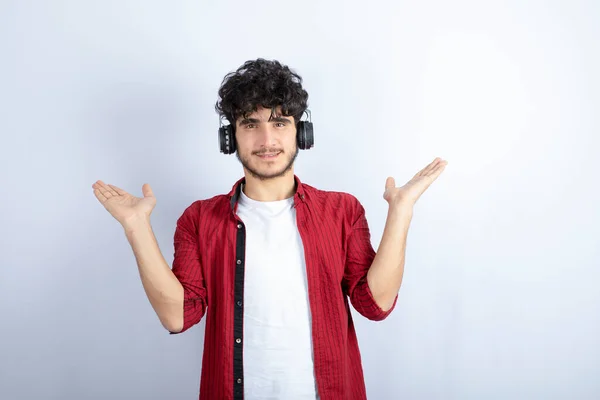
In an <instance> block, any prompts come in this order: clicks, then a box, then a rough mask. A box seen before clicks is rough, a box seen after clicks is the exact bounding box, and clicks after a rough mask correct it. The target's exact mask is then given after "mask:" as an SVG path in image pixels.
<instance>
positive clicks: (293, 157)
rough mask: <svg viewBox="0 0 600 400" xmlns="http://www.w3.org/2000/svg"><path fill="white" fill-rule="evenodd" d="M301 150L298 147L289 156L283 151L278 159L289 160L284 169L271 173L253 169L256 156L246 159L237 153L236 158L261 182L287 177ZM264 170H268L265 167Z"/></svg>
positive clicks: (285, 161)
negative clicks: (253, 160)
mask: <svg viewBox="0 0 600 400" xmlns="http://www.w3.org/2000/svg"><path fill="white" fill-rule="evenodd" d="M299 150H300V149H299V147H298V145H296V146H295V148H294V149H293V151H292V152H291V153H289V154H290V155H288V152H286V151H284V150H282V151H281V153H280V154H279V156H278V157H279V158H285V157H287V160H284V161H283V167H281V168H280V169H279V170H271V171H269V172H261V171H259V170H258V168H253V167H252V166H251V165H250V162H251V159H252V158H253V157H254V154H251V155H250V156H248V157H246V156H240V152H239V151H236V152H235V156H236V157H237V159H238V160H239V161H240V163H242V166H243V167H244V168H245V169H246V170H247V171H248V172H249V173H250V175H252V177H254V178H256V179H258V180H261V181H266V180H268V179H274V178H278V177H280V176H283V175H285V173H286V172H288V171H289V170H291V169H292V166H293V165H294V161H295V160H296V157H297V156H298V151H299ZM278 162H282V160H278ZM261 167H262V166H261ZM263 168H264V169H266V168H265V167H263Z"/></svg>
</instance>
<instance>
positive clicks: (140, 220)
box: [122, 214, 150, 233]
mask: <svg viewBox="0 0 600 400" xmlns="http://www.w3.org/2000/svg"><path fill="white" fill-rule="evenodd" d="M149 225H150V216H148V215H146V214H142V215H140V214H136V215H133V216H131V217H129V218H127V219H126V220H125V221H123V223H122V226H123V229H124V230H125V232H126V233H132V232H135V231H137V230H140V229H146V228H147V227H148V226H149Z"/></svg>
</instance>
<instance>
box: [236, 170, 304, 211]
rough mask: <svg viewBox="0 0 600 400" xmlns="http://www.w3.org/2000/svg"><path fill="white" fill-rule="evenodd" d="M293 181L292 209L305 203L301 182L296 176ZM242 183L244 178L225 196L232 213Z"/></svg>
mask: <svg viewBox="0 0 600 400" xmlns="http://www.w3.org/2000/svg"><path fill="white" fill-rule="evenodd" d="M294 181H295V182H296V193H294V207H296V206H297V205H298V204H299V203H300V202H306V200H305V197H306V196H305V192H304V187H303V186H302V182H300V178H298V176H297V175H294ZM242 183H246V177H242V178H240V179H239V180H238V181H237V182H236V183H234V184H233V187H232V188H231V190H230V191H229V193H228V194H227V196H229V205H230V206H231V209H232V210H233V211H234V212H235V211H236V205H237V202H238V199H239V198H240V191H241V190H242V185H241V184H242Z"/></svg>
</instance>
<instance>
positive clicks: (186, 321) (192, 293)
mask: <svg viewBox="0 0 600 400" xmlns="http://www.w3.org/2000/svg"><path fill="white" fill-rule="evenodd" d="M200 204H201V203H200V201H196V202H194V203H192V205H190V206H189V207H188V208H186V209H185V211H184V212H183V214H182V215H181V216H180V217H179V219H178V220H177V227H176V228H175V236H174V240H173V241H174V247H175V254H174V259H173V267H172V271H173V274H174V275H175V276H176V277H177V279H178V280H179V282H181V285H182V286H183V329H182V330H181V331H179V332H169V333H170V334H177V333H182V332H185V331H186V330H188V329H189V328H190V327H192V326H193V325H195V324H197V323H198V322H200V320H201V319H202V317H203V316H204V313H205V312H206V307H207V305H208V299H207V293H206V288H205V285H204V276H203V274H202V266H201V261H200V249H199V243H200V242H199V238H200V235H199V221H200Z"/></svg>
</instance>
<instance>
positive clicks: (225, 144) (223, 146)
mask: <svg viewBox="0 0 600 400" xmlns="http://www.w3.org/2000/svg"><path fill="white" fill-rule="evenodd" d="M219 150H220V151H221V153H224V154H233V153H235V150H236V148H235V138H234V136H233V129H232V127H231V125H226V126H222V127H220V128H219Z"/></svg>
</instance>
